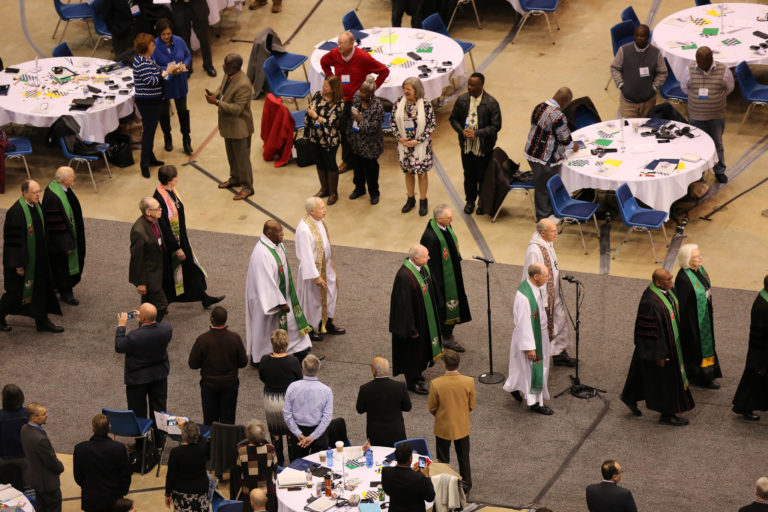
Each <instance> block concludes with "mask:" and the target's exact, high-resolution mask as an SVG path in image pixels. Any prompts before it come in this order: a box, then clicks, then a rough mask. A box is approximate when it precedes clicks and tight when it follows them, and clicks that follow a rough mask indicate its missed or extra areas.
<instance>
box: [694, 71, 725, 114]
mask: <svg viewBox="0 0 768 512" xmlns="http://www.w3.org/2000/svg"><path fill="white" fill-rule="evenodd" d="M688 72H689V73H690V75H691V80H690V81H689V82H688V117H690V118H691V119H695V120H696V121H709V120H711V119H723V118H724V117H725V96H726V94H727V92H726V89H725V81H724V80H723V75H724V74H725V66H724V65H723V64H721V63H719V62H716V63H715V69H713V70H712V71H710V72H709V73H708V74H706V73H704V72H703V71H702V70H700V69H699V67H698V66H697V65H696V62H692V63H691V64H690V65H689V66H688ZM701 88H705V89H708V90H709V91H708V93H709V97H708V98H699V89H701Z"/></svg>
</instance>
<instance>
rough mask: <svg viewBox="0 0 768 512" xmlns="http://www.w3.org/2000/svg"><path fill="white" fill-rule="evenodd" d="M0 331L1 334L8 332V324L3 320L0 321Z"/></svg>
mask: <svg viewBox="0 0 768 512" xmlns="http://www.w3.org/2000/svg"><path fill="white" fill-rule="evenodd" d="M0 331H2V332H10V331H11V326H10V325H8V323H7V322H6V321H5V318H2V319H0Z"/></svg>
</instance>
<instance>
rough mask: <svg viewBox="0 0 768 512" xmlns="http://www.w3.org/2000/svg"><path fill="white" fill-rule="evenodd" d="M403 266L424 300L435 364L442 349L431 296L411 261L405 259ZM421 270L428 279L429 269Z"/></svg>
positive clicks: (426, 267)
mask: <svg viewBox="0 0 768 512" xmlns="http://www.w3.org/2000/svg"><path fill="white" fill-rule="evenodd" d="M403 265H405V268H407V269H408V270H410V271H411V273H412V274H413V275H414V276H415V277H416V281H418V283H419V286H420V287H421V298H422V299H424V309H425V310H426V312H427V325H428V326H429V340H430V346H431V347H432V362H435V361H437V360H438V359H440V358H441V357H442V355H443V347H442V346H441V345H440V336H439V332H438V330H437V318H435V309H434V307H433V306H432V296H431V295H430V294H429V289H427V285H426V283H424V278H423V277H421V272H419V270H418V269H417V268H416V266H415V265H414V264H413V263H411V260H409V259H408V258H405V262H404V263H403ZM421 268H423V269H426V271H427V277H429V276H430V273H429V267H428V266H426V265H424V266H423V267H421Z"/></svg>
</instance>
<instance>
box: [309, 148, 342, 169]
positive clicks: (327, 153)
mask: <svg viewBox="0 0 768 512" xmlns="http://www.w3.org/2000/svg"><path fill="white" fill-rule="evenodd" d="M338 150H339V146H321V145H320V144H318V143H317V142H313V143H312V151H313V152H314V154H315V165H317V169H318V170H319V171H338V170H339V166H338V165H336V152H337V151H338Z"/></svg>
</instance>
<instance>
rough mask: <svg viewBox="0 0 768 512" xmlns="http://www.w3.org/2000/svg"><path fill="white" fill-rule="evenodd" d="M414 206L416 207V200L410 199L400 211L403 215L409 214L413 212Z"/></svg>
mask: <svg viewBox="0 0 768 512" xmlns="http://www.w3.org/2000/svg"><path fill="white" fill-rule="evenodd" d="M414 206H416V198H415V197H409V198H408V200H407V201H406V202H405V204H404V205H403V208H402V209H401V210H400V211H401V212H403V213H408V212H409V211H411V210H413V207H414Z"/></svg>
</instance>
